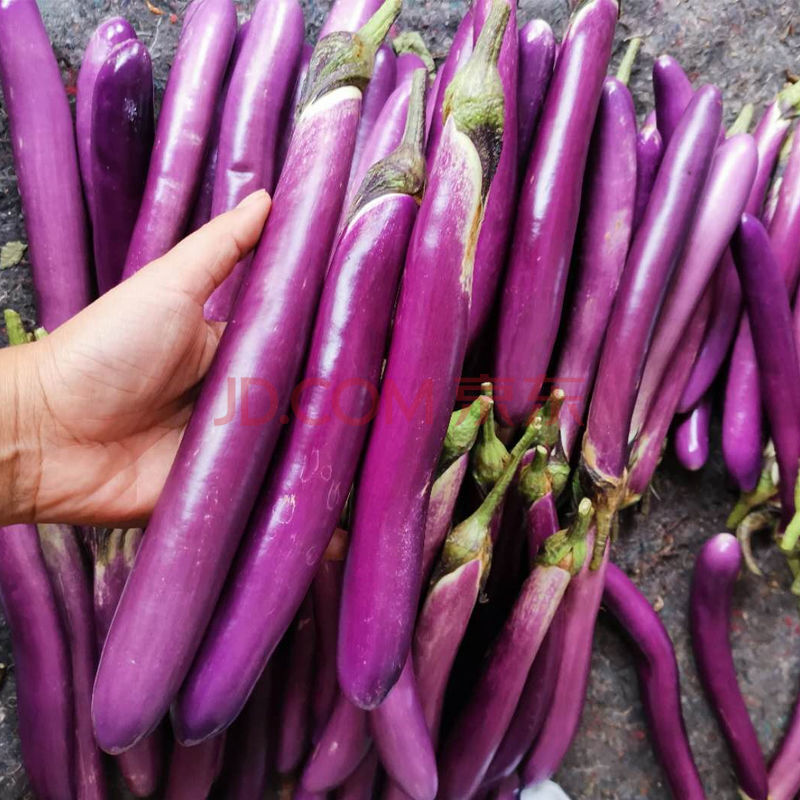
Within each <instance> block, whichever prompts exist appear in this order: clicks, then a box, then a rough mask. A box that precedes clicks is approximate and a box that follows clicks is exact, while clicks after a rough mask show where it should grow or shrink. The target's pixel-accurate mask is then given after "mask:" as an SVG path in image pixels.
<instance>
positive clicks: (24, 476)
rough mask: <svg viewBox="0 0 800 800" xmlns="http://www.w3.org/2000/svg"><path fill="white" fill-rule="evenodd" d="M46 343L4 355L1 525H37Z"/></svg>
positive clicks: (0, 368)
mask: <svg viewBox="0 0 800 800" xmlns="http://www.w3.org/2000/svg"><path fill="white" fill-rule="evenodd" d="M42 344H43V343H39V342H34V343H31V344H26V345H19V346H17V347H7V348H4V349H3V350H0V524H2V525H6V524H10V523H16V522H33V521H34V518H35V511H36V493H37V487H38V485H39V476H40V473H41V442H40V438H39V428H40V426H39V423H38V421H39V420H41V406H42V403H41V397H42V389H41V380H40V378H39V367H38V362H39V359H40V357H41V349H42Z"/></svg>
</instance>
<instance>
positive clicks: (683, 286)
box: [629, 133, 758, 439]
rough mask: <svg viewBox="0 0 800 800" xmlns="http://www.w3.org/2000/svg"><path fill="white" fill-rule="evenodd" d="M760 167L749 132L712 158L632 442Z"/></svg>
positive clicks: (654, 346) (654, 345) (657, 337)
mask: <svg viewBox="0 0 800 800" xmlns="http://www.w3.org/2000/svg"><path fill="white" fill-rule="evenodd" d="M757 165H758V153H757V151H756V146H755V143H754V142H753V139H752V137H751V136H749V135H748V134H746V133H742V134H739V135H737V136H734V137H733V138H731V139H728V140H727V141H726V142H724V143H723V144H722V145H721V146H720V147H719V148H718V149H717V151H716V153H715V154H714V160H713V161H712V164H711V170H710V171H709V173H708V178H707V180H706V184H705V186H704V187H703V190H702V194H701V196H700V201H699V203H698V205H697V210H696V212H695V218H694V221H693V223H692V227H691V232H690V233H689V237H688V239H687V241H686V245H685V248H684V251H683V256H682V257H681V260H680V262H679V263H678V265H677V266H676V267H675V273H674V275H673V277H672V281H671V284H670V286H669V289H668V291H667V296H666V299H665V300H664V305H663V307H662V309H661V312H660V314H659V318H658V322H657V324H656V328H655V331H654V333H653V339H652V341H651V343H650V347H649V349H648V351H647V360H646V361H645V365H644V371H643V373H642V378H641V383H640V385H639V390H638V393H637V395H636V405H635V407H634V410H633V416H632V418H631V425H630V435H629V437H630V438H631V439H634V438H636V435H637V434H638V432H639V430H640V428H641V426H642V425H644V422H645V419H646V418H647V413H648V411H649V410H650V407H651V405H652V404H653V401H654V395H655V393H656V391H657V390H658V387H659V385H660V384H661V379H662V377H663V375H664V372H665V370H666V369H667V366H668V364H669V362H670V359H671V358H672V355H673V353H674V352H675V349H676V348H677V347H679V346H680V343H681V339H682V337H683V334H684V331H685V330H686V326H687V325H688V323H689V319H690V318H691V316H692V314H693V313H694V310H695V308H697V305H698V303H699V302H700V298H701V297H702V296H703V292H704V291H705V289H706V286H707V285H708V283H709V282H710V281H711V278H712V275H713V273H714V270H715V269H716V267H717V264H718V263H719V260H720V258H721V257H722V254H723V253H724V252H725V248H726V247H727V246H728V242H729V241H730V238H731V236H732V235H733V232H734V231H735V230H736V226H737V225H738V224H739V218H740V217H741V214H742V211H743V210H744V207H745V204H746V202H747V198H748V196H749V194H750V189H751V187H752V185H753V179H754V178H755V174H756V167H757Z"/></svg>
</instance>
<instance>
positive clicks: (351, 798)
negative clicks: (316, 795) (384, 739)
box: [336, 749, 379, 800]
mask: <svg viewBox="0 0 800 800" xmlns="http://www.w3.org/2000/svg"><path fill="white" fill-rule="evenodd" d="M378 766H379V762H378V754H377V753H376V752H375V750H374V749H372V750H370V752H369V753H368V754H367V755H366V756H364V758H362V759H361V763H360V764H359V765H358V767H357V768H356V771H355V772H354V773H353V774H352V775H350V777H349V778H348V779H347V780H346V781H345V782H344V783H343V784H342V785H341V786H340V787H339V790H338V791H337V792H336V800H372V798H373V797H375V793H374V790H375V778H376V777H377V775H378Z"/></svg>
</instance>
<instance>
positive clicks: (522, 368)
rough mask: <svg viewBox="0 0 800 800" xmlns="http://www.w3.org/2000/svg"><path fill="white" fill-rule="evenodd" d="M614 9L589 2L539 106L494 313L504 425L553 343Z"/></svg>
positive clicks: (527, 408)
mask: <svg viewBox="0 0 800 800" xmlns="http://www.w3.org/2000/svg"><path fill="white" fill-rule="evenodd" d="M618 11H619V8H618V5H617V2H616V0H589V2H586V3H584V4H583V5H581V6H580V7H579V8H578V10H577V11H576V12H575V14H574V15H573V17H572V20H571V21H570V24H569V27H568V29H567V32H566V34H565V35H564V40H563V43H562V45H561V50H560V52H559V56H558V59H557V60H556V65H555V69H554V72H553V77H552V80H551V83H550V87H549V89H548V92H547V97H546V99H545V104H544V109H543V110H542V118H541V120H540V122H539V128H538V132H537V135H536V141H535V143H534V146H533V151H532V153H531V157H530V161H529V163H528V168H527V171H526V173H525V178H524V183H523V187H522V194H521V197H520V201H519V205H518V209H517V221H516V227H515V232H514V238H513V240H512V245H511V256H510V259H509V263H508V269H507V273H506V277H505V279H504V285H503V291H502V297H501V300H500V306H499V315H500V319H499V325H498V331H497V345H496V350H495V367H494V368H495V372H496V374H497V375H500V376H502V378H503V381H504V382H505V384H506V386H507V387H508V388H507V391H504V392H503V397H502V398H498V404H497V406H498V411H499V414H500V419H501V421H502V422H503V424H505V425H508V424H513V425H520V424H522V423H524V422H525V420H526V418H527V416H528V415H529V414H530V412H531V411H532V410H533V408H534V406H535V404H536V398H537V397H538V395H539V390H540V388H541V386H542V383H543V382H544V378H545V375H546V370H547V366H548V363H549V362H550V356H551V353H552V349H553V345H554V343H555V338H556V334H557V333H558V325H559V320H560V318H561V310H562V304H563V301H564V291H565V289H566V283H567V273H568V270H569V264H570V257H571V255H572V245H573V239H574V237H575V230H576V227H577V224H578V215H579V211H580V201H581V187H582V183H583V174H584V167H585V165H586V159H587V156H588V152H589V143H590V139H591V133H592V127H593V124H594V119H595V114H596V112H597V108H598V105H599V103H600V96H601V94H602V87H603V81H604V79H605V73H606V68H607V66H608V60H609V57H610V55H611V43H612V39H613V35H614V27H615V24H616V20H617V14H618Z"/></svg>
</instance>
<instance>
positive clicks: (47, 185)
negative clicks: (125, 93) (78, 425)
mask: <svg viewBox="0 0 800 800" xmlns="http://www.w3.org/2000/svg"><path fill="white" fill-rule="evenodd" d="M0 85H2V88H3V98H4V101H5V107H6V113H7V114H8V125H9V132H10V137H9V138H10V139H11V149H12V152H13V154H14V168H15V171H16V175H17V183H18V186H19V193H20V197H21V198H22V211H23V215H24V217H25V228H26V230H27V232H28V244H29V246H30V258H31V267H32V270H33V288H34V291H35V294H36V309H37V319H38V322H39V324H40V325H41V326H42V327H43V328H45V329H46V330H48V331H52V330H54V329H55V328H57V327H58V326H59V325H60V324H61V323H62V322H65V321H66V320H68V319H69V318H70V317H71V316H73V315H74V314H77V312H78V311H80V310H81V309H82V308H84V306H86V305H88V303H89V300H90V298H91V281H90V276H89V250H88V245H89V241H88V231H87V226H86V215H85V213H84V206H83V196H82V192H81V179H80V173H79V171H78V156H77V153H76V149H75V134H74V132H73V129H72V114H71V112H70V109H69V103H68V101H67V93H66V92H65V91H64V84H63V83H62V82H61V71H60V70H59V68H58V63H57V62H56V57H55V55H54V54H53V50H52V48H51V47H50V40H49V38H48V36H47V31H46V30H45V27H44V24H43V23H42V18H41V15H40V14H39V9H38V8H37V6H36V0H6V2H4V3H3V4H2V5H0Z"/></svg>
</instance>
